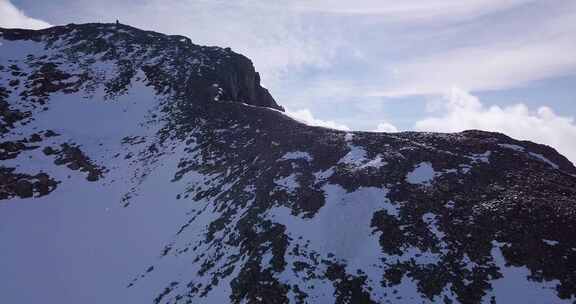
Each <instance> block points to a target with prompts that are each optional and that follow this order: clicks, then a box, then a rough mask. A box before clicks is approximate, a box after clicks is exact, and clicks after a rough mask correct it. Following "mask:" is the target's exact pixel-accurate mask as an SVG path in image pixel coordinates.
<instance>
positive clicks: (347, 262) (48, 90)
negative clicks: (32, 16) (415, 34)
mask: <svg viewBox="0 0 576 304" xmlns="http://www.w3.org/2000/svg"><path fill="white" fill-rule="evenodd" d="M0 43H1V45H0V138H1V140H0V240H1V242H0V301H1V302H2V303H4V302H5V303H52V302H54V303H79V302H82V303H172V304H176V303H181V304H182V303H228V302H230V303H492V302H496V303H511V302H522V303H572V302H574V301H575V300H576V275H575V274H576V238H575V237H574V236H573V234H572V233H571V232H572V231H576V177H575V176H576V169H575V168H574V166H573V165H572V164H571V163H570V162H569V161H567V160H566V159H565V158H564V157H562V156H561V155H559V154H557V153H556V152H555V151H554V150H552V149H551V148H549V147H546V146H542V145H538V144H534V143H530V142H521V141H516V140H514V139H511V138H509V137H506V136H504V135H502V134H496V133H486V132H480V131H467V132H462V133H457V134H435V133H409V132H407V133H394V134H386V133H365V132H342V131H337V130H331V129H325V128H319V127H310V126H306V125H303V124H301V123H298V122H296V121H294V120H292V119H290V118H288V117H286V116H285V115H283V114H281V112H280V111H279V110H281V107H280V106H278V105H277V104H276V103H275V102H274V100H273V99H272V97H271V96H270V95H269V94H268V92H267V91H266V90H265V89H264V88H261V87H260V85H259V75H258V74H257V73H256V72H255V71H254V69H253V67H252V65H251V64H250V62H249V61H248V59H246V58H245V57H242V56H240V55H237V54H235V53H233V52H231V51H229V50H226V49H221V48H215V47H201V46H197V45H194V44H192V43H191V41H190V40H188V39H186V38H184V37H181V36H165V35H162V34H158V33H153V32H145V31H141V30H138V29H134V28H131V27H127V26H123V25H120V26H116V25H110V24H86V25H69V26H64V27H55V28H51V29H46V30H42V31H25V30H5V29H0ZM214 84H216V85H214Z"/></svg>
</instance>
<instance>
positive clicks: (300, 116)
mask: <svg viewBox="0 0 576 304" xmlns="http://www.w3.org/2000/svg"><path fill="white" fill-rule="evenodd" d="M286 114H287V115H288V116H290V117H292V118H294V119H296V120H298V121H300V122H303V123H305V124H307V125H310V126H318V127H325V128H330V129H337V130H343V131H349V130H350V128H349V127H348V126H346V125H344V124H340V123H337V122H334V121H330V120H321V119H317V118H315V117H314V116H313V115H312V112H310V110H308V109H302V110H296V111H289V110H287V111H286Z"/></svg>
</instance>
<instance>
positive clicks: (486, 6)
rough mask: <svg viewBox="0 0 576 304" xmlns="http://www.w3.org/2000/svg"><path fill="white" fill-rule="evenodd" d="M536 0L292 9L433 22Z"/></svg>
mask: <svg viewBox="0 0 576 304" xmlns="http://www.w3.org/2000/svg"><path fill="white" fill-rule="evenodd" d="M530 1H533V0H466V1H462V0H426V1H422V0H404V1H382V0H356V1H334V0H297V1H294V0H292V1H290V3H291V5H292V8H293V9H296V10H302V11H310V12H321V13H332V14H343V15H380V16H384V17H386V18H387V19H392V20H395V21H397V20H411V21H415V20H430V19H437V18H443V19H445V18H451V17H452V18H454V17H463V16H465V17H475V16H478V15H482V14H486V13H490V12H494V11H499V10H503V9H507V8H510V7H513V6H515V5H519V4H523V3H527V2H530Z"/></svg>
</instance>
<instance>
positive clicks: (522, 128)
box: [415, 88, 576, 163]
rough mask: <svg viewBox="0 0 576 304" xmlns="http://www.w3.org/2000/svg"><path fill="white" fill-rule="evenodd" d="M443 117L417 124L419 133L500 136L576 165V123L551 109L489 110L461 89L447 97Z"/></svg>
mask: <svg viewBox="0 0 576 304" xmlns="http://www.w3.org/2000/svg"><path fill="white" fill-rule="evenodd" d="M444 100H445V102H444V104H443V108H442V109H438V105H436V106H435V108H436V109H437V110H436V112H441V113H442V114H440V115H438V116H435V117H429V118H426V119H423V120H420V121H418V122H416V124H415V129H416V130H419V131H437V132H460V131H464V130H469V129H480V130H486V131H494V132H501V133H504V134H506V135H508V136H511V137H513V138H517V139H521V140H530V141H533V142H536V143H541V144H546V145H549V146H551V147H553V148H555V149H556V150H558V151H559V152H560V153H562V154H563V155H564V156H566V157H567V158H568V159H570V160H571V161H572V162H573V163H576V123H575V121H574V118H573V117H565V116H561V115H558V114H556V113H554V111H553V110H552V109H550V108H549V107H545V106H542V107H539V108H538V109H536V110H531V109H529V108H528V107H527V106H526V105H524V104H521V103H519V104H516V105H513V106H507V107H500V106H495V105H494V106H486V105H484V104H483V103H482V102H481V101H480V100H479V99H478V98H477V97H475V96H473V95H470V94H469V93H468V92H466V91H463V90H460V89H456V88H455V89H452V90H451V92H450V93H449V94H447V95H446V96H445V99H444Z"/></svg>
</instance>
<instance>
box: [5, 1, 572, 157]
mask: <svg viewBox="0 0 576 304" xmlns="http://www.w3.org/2000/svg"><path fill="white" fill-rule="evenodd" d="M116 18H118V19H120V21H121V22H123V23H126V24H130V25H133V26H136V27H140V28H144V29H150V30H155V31H159V32H164V33H168V34H181V35H186V36H188V37H190V38H191V39H192V40H193V41H194V42H195V43H198V44H207V45H218V46H223V47H224V46H229V47H231V48H232V49H233V50H235V51H237V52H239V53H242V54H245V55H247V56H248V57H250V58H251V59H252V60H253V61H254V63H255V65H256V68H257V70H259V71H260V72H261V74H262V78H263V82H264V85H265V86H266V87H268V88H269V89H270V91H271V92H272V94H273V96H274V97H275V98H276V100H277V101H278V102H279V103H280V104H282V105H284V106H285V107H286V108H287V110H288V111H289V113H290V114H291V115H293V116H295V117H297V118H299V119H301V120H306V121H308V122H309V123H312V124H318V125H325V126H331V127H337V128H344V129H352V130H380V131H396V130H427V131H447V132H451V131H460V130H464V129H470V128H477V129H485V130H492V131H500V132H504V133H506V134H508V135H511V136H513V137H516V138H519V139H528V140H533V141H536V142H540V143H545V144H548V145H551V146H553V147H555V148H557V149H558V150H559V151H560V152H562V153H563V154H565V155H566V156H568V157H569V158H570V159H571V160H572V161H573V162H574V161H575V160H576V123H575V122H574V120H573V117H576V106H574V104H575V102H576V55H575V54H576V38H574V37H576V1H573V0H554V1H550V0H426V1H424V0H404V1H386V0H356V1H338V0H330V1H328V0H291V1H288V0H279V1H265V0H237V1H233V2H232V1H220V0H194V1H193V0H180V1H176V0H142V1H134V0H131V1H119V0H100V1H92V0H91V1H88V0H74V1H72V0H51V1H37V0H11V1H7V0H0V20H1V21H0V26H5V27H29V28H39V27H43V26H47V25H48V24H53V25H56V24H66V23H70V22H74V23H82V22H113V21H114V20H115V19H116Z"/></svg>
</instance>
